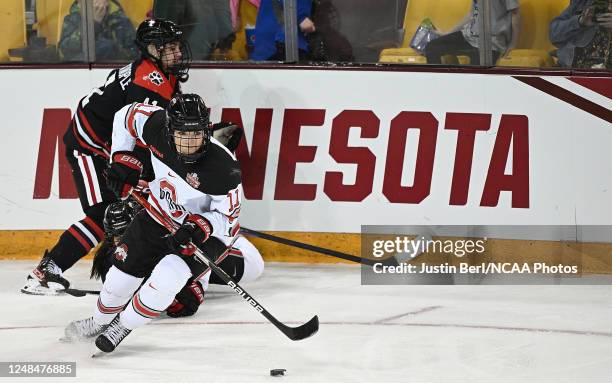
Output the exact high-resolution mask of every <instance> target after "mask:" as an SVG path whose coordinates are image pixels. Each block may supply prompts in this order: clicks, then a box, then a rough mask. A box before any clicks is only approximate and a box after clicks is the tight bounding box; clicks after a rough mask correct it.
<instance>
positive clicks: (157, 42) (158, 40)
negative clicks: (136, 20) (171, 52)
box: [136, 19, 191, 81]
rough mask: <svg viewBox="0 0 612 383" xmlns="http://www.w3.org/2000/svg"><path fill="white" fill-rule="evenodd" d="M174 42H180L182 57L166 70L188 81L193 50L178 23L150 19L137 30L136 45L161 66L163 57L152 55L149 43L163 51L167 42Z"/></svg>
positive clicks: (181, 79) (180, 79)
mask: <svg viewBox="0 0 612 383" xmlns="http://www.w3.org/2000/svg"><path fill="white" fill-rule="evenodd" d="M174 42H177V43H179V46H180V50H181V58H180V59H178V60H177V62H175V63H174V64H173V65H172V66H170V67H169V68H166V70H167V71H168V72H169V73H172V74H174V75H175V76H176V77H177V78H178V79H179V81H187V78H188V77H189V75H188V74H187V73H188V72H189V66H190V65H191V51H190V50H189V44H188V43H187V41H185V39H184V35H183V31H181V29H180V28H179V27H178V25H176V24H175V23H173V22H172V21H169V20H164V19H150V20H145V21H143V22H142V23H140V25H139V26H138V30H136V45H137V46H138V48H140V50H141V51H142V54H143V55H144V56H145V57H147V58H150V59H152V60H154V61H155V62H156V64H157V66H159V67H160V68H163V66H162V58H161V57H159V58H158V57H155V56H152V55H151V54H150V53H149V51H148V47H149V45H151V44H153V45H154V46H155V47H156V48H157V49H158V51H160V52H161V51H162V50H163V48H164V46H165V45H166V44H169V43H174ZM160 54H161V53H160Z"/></svg>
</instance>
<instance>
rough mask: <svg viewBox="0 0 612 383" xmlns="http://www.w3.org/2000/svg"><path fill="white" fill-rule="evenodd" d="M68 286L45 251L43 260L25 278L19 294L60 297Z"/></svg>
mask: <svg viewBox="0 0 612 383" xmlns="http://www.w3.org/2000/svg"><path fill="white" fill-rule="evenodd" d="M69 286H70V282H68V280H67V279H66V278H64V277H63V276H62V269H60V268H59V266H58V265H56V264H55V262H53V260H52V259H51V258H49V256H48V254H47V252H46V251H45V255H44V256H43V259H42V260H41V261H40V263H39V264H38V266H36V268H34V270H32V272H31V273H30V274H29V275H28V277H27V278H26V284H25V286H24V287H22V288H21V292H22V293H24V294H31V295H61V294H64V290H65V289H67V288H68V287H69Z"/></svg>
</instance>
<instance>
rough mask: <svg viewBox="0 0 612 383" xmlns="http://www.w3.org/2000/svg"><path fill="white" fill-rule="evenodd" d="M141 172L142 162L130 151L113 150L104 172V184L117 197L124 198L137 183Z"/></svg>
mask: <svg viewBox="0 0 612 383" xmlns="http://www.w3.org/2000/svg"><path fill="white" fill-rule="evenodd" d="M141 173H142V162H140V160H139V159H138V158H136V157H135V156H134V155H133V154H132V153H131V152H115V153H114V154H113V162H112V163H111V164H110V167H109V168H108V172H107V173H106V184H107V185H108V188H109V189H110V190H111V191H112V192H113V193H115V195H116V196H117V198H120V199H126V198H127V197H128V196H129V195H130V192H131V191H132V188H133V187H134V186H136V185H138V180H139V179H140V175H141Z"/></svg>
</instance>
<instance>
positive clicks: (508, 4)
mask: <svg viewBox="0 0 612 383" xmlns="http://www.w3.org/2000/svg"><path fill="white" fill-rule="evenodd" d="M479 13H480V4H479V0H473V1H472V9H471V11H470V13H468V14H467V15H466V16H465V18H464V19H463V20H462V21H461V22H460V23H459V24H458V25H457V26H456V27H455V28H453V29H451V30H450V32H447V33H444V32H442V31H440V34H441V36H440V37H438V38H437V39H435V40H433V41H431V42H430V43H429V44H427V47H426V48H425V55H426V56H427V62H428V63H429V64H441V63H442V56H444V55H447V54H452V55H465V56H469V57H470V63H471V64H473V65H474V64H476V63H480V54H479V51H478V44H479V41H478V40H479V38H480V16H479ZM519 30H520V14H519V4H518V0H492V1H491V34H492V40H493V41H492V46H493V62H494V63H495V62H497V59H498V58H499V57H500V56H501V55H506V54H507V53H508V51H510V50H511V49H513V48H514V47H515V46H516V43H517V42H518V35H519Z"/></svg>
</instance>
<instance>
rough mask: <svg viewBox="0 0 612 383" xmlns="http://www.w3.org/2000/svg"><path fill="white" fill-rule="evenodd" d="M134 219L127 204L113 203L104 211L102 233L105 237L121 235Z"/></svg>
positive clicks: (131, 210)
mask: <svg viewBox="0 0 612 383" xmlns="http://www.w3.org/2000/svg"><path fill="white" fill-rule="evenodd" d="M132 218H134V209H133V208H132V206H131V205H130V204H129V203H128V202H123V201H120V202H113V203H111V204H110V205H108V207H107V208H106V210H105V211H104V221H103V223H104V233H105V234H106V236H107V237H114V236H119V235H123V233H124V232H125V229H126V228H127V227H128V225H129V224H130V222H132Z"/></svg>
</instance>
